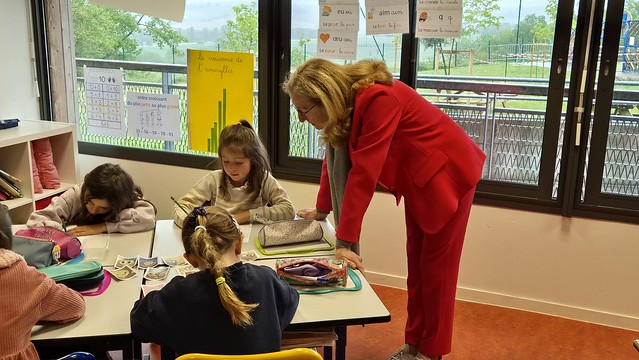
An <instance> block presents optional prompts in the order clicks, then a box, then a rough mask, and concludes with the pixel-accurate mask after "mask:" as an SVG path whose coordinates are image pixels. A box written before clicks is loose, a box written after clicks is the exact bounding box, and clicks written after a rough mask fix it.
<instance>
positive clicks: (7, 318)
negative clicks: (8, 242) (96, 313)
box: [0, 249, 84, 360]
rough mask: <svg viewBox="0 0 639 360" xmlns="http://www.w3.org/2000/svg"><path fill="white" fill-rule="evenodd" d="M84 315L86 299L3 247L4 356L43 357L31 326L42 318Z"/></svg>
mask: <svg viewBox="0 0 639 360" xmlns="http://www.w3.org/2000/svg"><path fill="white" fill-rule="evenodd" d="M82 315H84V299H83V298H82V296H81V295H80V294H79V293H77V292H76V291H74V290H71V289H69V288H68V287H66V286H64V285H60V284H56V283H55V282H54V281H53V280H51V279H50V278H49V277H47V276H46V275H44V274H43V273H41V272H39V271H37V270H36V269H35V268H34V267H31V266H28V265H27V263H26V262H25V261H24V258H23V257H22V256H20V255H18V254H16V253H14V252H13V251H10V250H6V249H0V334H2V336H0V360H37V359H39V356H38V353H37V352H36V349H35V347H34V346H33V343H31V340H30V338H31V328H32V327H33V325H35V324H36V323H38V322H40V321H52V322H57V323H65V322H70V321H74V320H77V319H79V318H80V317H82Z"/></svg>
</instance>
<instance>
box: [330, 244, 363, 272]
mask: <svg viewBox="0 0 639 360" xmlns="http://www.w3.org/2000/svg"><path fill="white" fill-rule="evenodd" d="M335 257H336V258H337V260H342V259H343V260H344V261H346V263H347V264H348V267H350V268H351V269H357V270H359V271H364V266H362V257H361V256H359V255H357V254H355V253H354V252H353V251H351V250H349V249H347V248H337V249H335Z"/></svg>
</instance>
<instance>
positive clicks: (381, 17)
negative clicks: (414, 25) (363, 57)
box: [366, 0, 408, 35]
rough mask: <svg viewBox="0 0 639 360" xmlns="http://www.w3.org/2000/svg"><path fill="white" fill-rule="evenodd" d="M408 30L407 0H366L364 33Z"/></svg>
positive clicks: (399, 32) (393, 32)
mask: <svg viewBox="0 0 639 360" xmlns="http://www.w3.org/2000/svg"><path fill="white" fill-rule="evenodd" d="M407 32H408V0H366V35H375V34H401V33H407Z"/></svg>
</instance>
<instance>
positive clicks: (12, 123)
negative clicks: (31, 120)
mask: <svg viewBox="0 0 639 360" xmlns="http://www.w3.org/2000/svg"><path fill="white" fill-rule="evenodd" d="M19 121H20V120H18V119H5V120H0V129H8V128H12V127H16V126H18V122H19Z"/></svg>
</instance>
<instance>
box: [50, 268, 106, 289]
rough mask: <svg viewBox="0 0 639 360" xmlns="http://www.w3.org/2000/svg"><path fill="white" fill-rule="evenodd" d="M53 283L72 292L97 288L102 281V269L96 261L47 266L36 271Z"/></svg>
mask: <svg viewBox="0 0 639 360" xmlns="http://www.w3.org/2000/svg"><path fill="white" fill-rule="evenodd" d="M38 271H40V272H42V273H43V274H45V275H47V276H48V277H50V278H51V279H53V281H55V282H56V283H59V284H64V285H66V286H68V287H70V288H71V289H74V290H86V289H88V288H91V287H94V286H97V285H98V284H100V282H102V280H103V279H104V269H103V268H102V264H100V263H99V262H97V261H85V262H79V263H75V264H65V265H56V266H48V267H45V268H41V269H38Z"/></svg>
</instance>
